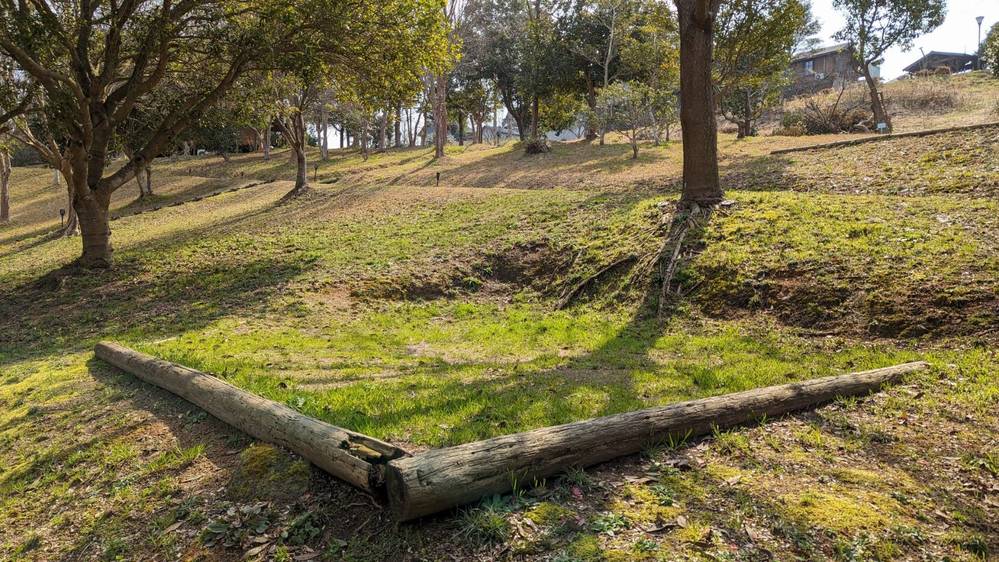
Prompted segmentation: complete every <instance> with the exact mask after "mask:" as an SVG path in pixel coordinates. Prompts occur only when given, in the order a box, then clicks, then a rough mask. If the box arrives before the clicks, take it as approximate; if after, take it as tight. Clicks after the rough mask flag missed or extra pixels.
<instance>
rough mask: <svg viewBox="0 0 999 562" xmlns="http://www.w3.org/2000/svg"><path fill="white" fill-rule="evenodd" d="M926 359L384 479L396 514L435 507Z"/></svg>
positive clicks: (861, 382) (496, 441)
mask: <svg viewBox="0 0 999 562" xmlns="http://www.w3.org/2000/svg"><path fill="white" fill-rule="evenodd" d="M926 367H927V364H926V363H922V362H917V363H906V364H903V365H897V366H894V367H886V368H884V369H875V370H872V371H864V372H860V373H852V374H848V375H842V376H835V377H826V378H821V379H814V380H808V381H801V382H795V383H790V384H785V385H780V386H771V387H767V388H758V389H755V390H747V391H745V392H737V393H733V394H725V395H721V396H715V397H712V398H703V399H700V400H691V401H689V402H679V403H675V404H671V405H669V406H664V407H658V408H647V409H644V410H637V411H634V412H628V413H625V414H617V415H612V416H605V417H602V418H596V419H591V420H585V421H579V422H575V423H568V424H564V425H557V426H553V427H544V428H541V429H535V430H533V431H526V432H523V433H516V434H513V435H504V436H502V437H494V438H492V439H486V440H484V441H475V442H473V443H466V444H464V445H457V446H454V447H447V448H443V449H431V450H429V451H426V452H424V453H420V454H417V455H414V456H411V457H405V458H399V459H395V460H393V461H390V462H389V463H388V468H387V470H386V473H385V485H386V488H387V492H388V499H389V504H390V505H391V508H392V512H393V514H394V515H395V517H396V518H397V519H400V520H407V519H414V518H417V517H422V516H424V515H430V514H432V513H437V512H439V511H443V510H445V509H449V508H452V507H455V506H458V505H462V504H466V503H470V502H473V501H476V500H478V499H480V498H483V497H486V496H490V495H493V494H502V493H505V492H507V491H509V490H510V489H511V488H512V487H514V486H515V485H517V484H518V483H519V484H522V485H530V484H531V483H532V482H537V481H539V480H543V479H545V478H547V477H549V476H552V475H554V474H558V473H559V472H562V471H564V470H566V469H567V468H571V467H577V468H578V467H585V466H590V465H593V464H597V463H601V462H605V461H608V460H611V459H614V458H617V457H620V456H622V455H628V454H633V453H637V452H639V451H641V450H642V449H643V448H645V447H647V446H649V445H650V444H656V443H662V442H664V441H666V440H667V439H670V438H672V439H674V440H684V439H687V438H693V437H699V436H701V435H706V434H710V433H711V432H712V431H714V430H716V429H725V428H728V427H732V426H736V425H740V424H745V423H754V422H759V421H760V420H763V419H774V418H778V417H780V416H782V415H784V414H786V413H789V412H794V411H798V410H802V409H806V408H811V407H814V406H816V405H819V404H823V403H825V402H829V401H830V400H834V399H835V398H837V397H841V396H842V397H849V396H859V395H864V394H868V393H871V392H875V391H877V390H878V389H880V388H881V387H882V386H883V385H885V384H890V383H894V382H897V381H898V380H900V379H901V377H902V376H903V375H905V374H908V373H912V372H915V371H919V370H922V369H925V368H926Z"/></svg>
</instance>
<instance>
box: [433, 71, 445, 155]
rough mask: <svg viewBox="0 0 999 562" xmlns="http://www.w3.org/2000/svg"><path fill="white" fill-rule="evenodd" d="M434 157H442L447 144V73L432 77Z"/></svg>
mask: <svg viewBox="0 0 999 562" xmlns="http://www.w3.org/2000/svg"><path fill="white" fill-rule="evenodd" d="M433 92H434V100H433V111H434V158H443V157H444V146H445V145H446V144H447V126H448V125H447V75H444V74H441V75H438V76H435V77H434V88H433Z"/></svg>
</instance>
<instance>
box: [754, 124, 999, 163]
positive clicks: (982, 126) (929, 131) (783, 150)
mask: <svg viewBox="0 0 999 562" xmlns="http://www.w3.org/2000/svg"><path fill="white" fill-rule="evenodd" d="M992 127H999V121H994V122H990V123H978V124H975V125H957V126H955V127H943V128H940V129H923V130H921V131H909V132H908V133H891V134H889V135H872V136H869V137H861V138H859V139H848V140H842V141H834V142H824V143H822V144H810V145H807V146H795V147H792V148H780V149H777V150H771V151H770V155H771V156H777V155H780V154H790V153H792V152H804V151H806V150H822V149H826V148H840V147H844V146H855V145H858V144H866V143H869V142H881V141H886V140H892V139H903V138H906V137H925V136H929V135H939V134H941V133H951V132H954V131H974V130H976V129H989V128H992Z"/></svg>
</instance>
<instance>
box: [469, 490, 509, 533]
mask: <svg viewBox="0 0 999 562" xmlns="http://www.w3.org/2000/svg"><path fill="white" fill-rule="evenodd" d="M508 512H509V505H508V504H507V503H506V502H505V501H504V500H503V499H502V498H501V497H498V496H494V497H491V498H487V499H485V500H483V501H482V503H480V504H479V505H478V506H477V507H473V508H470V509H466V510H465V511H463V512H462V514H461V528H462V534H464V535H465V536H467V537H468V538H470V539H471V540H473V541H475V542H479V543H483V544H490V543H498V542H503V541H505V540H506V538H507V536H509V534H510V523H509V522H508V521H507V519H506V515H507V513H508Z"/></svg>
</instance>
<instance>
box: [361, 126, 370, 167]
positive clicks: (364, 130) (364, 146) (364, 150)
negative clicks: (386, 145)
mask: <svg viewBox="0 0 999 562" xmlns="http://www.w3.org/2000/svg"><path fill="white" fill-rule="evenodd" d="M369 128H370V124H369V123H368V120H367V118H365V120H364V122H363V123H361V154H362V155H363V156H364V160H365V161H367V160H368V154H369V152H368V133H369Z"/></svg>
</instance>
